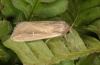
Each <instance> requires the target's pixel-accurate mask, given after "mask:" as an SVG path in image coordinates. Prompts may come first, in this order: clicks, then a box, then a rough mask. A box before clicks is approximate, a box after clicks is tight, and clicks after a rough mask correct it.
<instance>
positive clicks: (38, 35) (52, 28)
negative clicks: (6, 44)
mask: <svg viewBox="0 0 100 65" xmlns="http://www.w3.org/2000/svg"><path fill="white" fill-rule="evenodd" d="M69 30H70V26H69V24H68V23H66V22H65V21H28V22H27V21H24V22H21V23H19V24H17V25H16V27H15V28H14V30H13V33H12V35H11V39H12V40H13V41H16V42H25V41H33V40H40V39H47V38H53V37H58V36H63V35H65V34H66V33H67V32H68V31H69Z"/></svg>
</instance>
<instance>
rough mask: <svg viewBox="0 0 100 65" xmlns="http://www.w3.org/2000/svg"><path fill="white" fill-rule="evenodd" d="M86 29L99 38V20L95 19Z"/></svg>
mask: <svg viewBox="0 0 100 65" xmlns="http://www.w3.org/2000/svg"><path fill="white" fill-rule="evenodd" d="M87 29H88V30H90V31H91V32H94V33H96V34H97V35H98V37H99V39H100V20H97V21H95V22H94V23H92V24H91V25H89V26H88V27H87Z"/></svg>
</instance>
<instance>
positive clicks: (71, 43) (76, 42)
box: [66, 29, 87, 52]
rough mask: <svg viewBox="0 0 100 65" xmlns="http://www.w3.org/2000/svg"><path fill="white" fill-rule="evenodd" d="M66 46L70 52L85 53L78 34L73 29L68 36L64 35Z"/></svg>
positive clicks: (84, 47)
mask: <svg viewBox="0 0 100 65" xmlns="http://www.w3.org/2000/svg"><path fill="white" fill-rule="evenodd" d="M66 41H67V42H68V43H67V44H66V45H67V46H68V49H69V50H70V51H71V52H78V51H86V50H87V48H86V46H85V44H84V42H83V40H82V39H81V38H80V36H79V34H78V32H77V31H76V30H74V29H72V30H71V32H70V33H69V34H67V35H66Z"/></svg>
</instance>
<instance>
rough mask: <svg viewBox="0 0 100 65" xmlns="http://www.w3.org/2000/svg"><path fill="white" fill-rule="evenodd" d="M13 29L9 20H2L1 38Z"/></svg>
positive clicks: (0, 24) (0, 23) (0, 22)
mask: <svg viewBox="0 0 100 65" xmlns="http://www.w3.org/2000/svg"><path fill="white" fill-rule="evenodd" d="M10 31H11V24H10V22H9V21H6V20H3V21H0V39H1V38H3V37H4V36H6V35H7V34H8V33H9V32H10Z"/></svg>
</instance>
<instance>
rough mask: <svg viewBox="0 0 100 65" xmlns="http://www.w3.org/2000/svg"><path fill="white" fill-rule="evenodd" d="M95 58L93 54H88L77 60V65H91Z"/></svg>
mask: <svg viewBox="0 0 100 65" xmlns="http://www.w3.org/2000/svg"><path fill="white" fill-rule="evenodd" d="M95 56H96V55H95V54H90V55H89V56H85V57H82V58H80V59H79V61H78V63H77V65H92V64H93V61H94V59H95Z"/></svg>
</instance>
